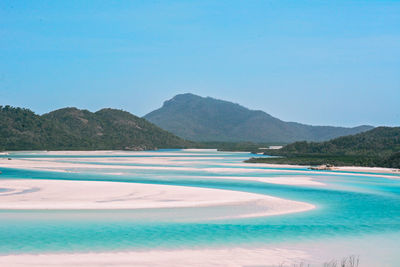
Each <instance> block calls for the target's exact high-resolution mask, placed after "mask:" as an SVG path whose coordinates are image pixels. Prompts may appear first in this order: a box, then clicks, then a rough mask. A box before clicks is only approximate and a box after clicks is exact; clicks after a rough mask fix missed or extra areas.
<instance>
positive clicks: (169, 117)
mask: <svg viewBox="0 0 400 267" xmlns="http://www.w3.org/2000/svg"><path fill="white" fill-rule="evenodd" d="M144 118H145V119H147V120H149V121H150V122H152V123H154V124H156V125H158V126H159V127H161V128H163V129H165V130H167V131H169V132H171V133H174V134H176V135H177V136H180V137H182V138H185V139H188V140H193V141H223V142H240V141H250V142H259V143H262V142H265V143H290V142H295V141H325V140H329V139H332V138H336V137H340V136H345V135H351V134H357V133H360V132H364V131H367V130H370V129H372V128H373V127H372V126H365V125H364V126H358V127H354V128H345V127H332V126H311V125H305V124H301V123H296V122H285V121H282V120H280V119H277V118H274V117H272V116H271V115H269V114H267V113H266V112H263V111H260V110H250V109H247V108H245V107H243V106H240V105H239V104H235V103H231V102H228V101H223V100H218V99H214V98H211V97H201V96H197V95H194V94H190V93H187V94H180V95H176V96H175V97H173V98H172V99H170V100H168V101H165V102H164V104H163V106H162V107H161V108H159V109H157V110H154V111H153V112H150V113H149V114H147V115H145V116H144Z"/></svg>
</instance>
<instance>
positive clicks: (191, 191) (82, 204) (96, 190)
mask: <svg viewBox="0 0 400 267" xmlns="http://www.w3.org/2000/svg"><path fill="white" fill-rule="evenodd" d="M0 188H2V189H8V190H7V191H4V192H0V209H78V210H80V209H145V208H182V207H215V206H222V207H223V206H235V207H236V209H233V210H232V211H231V212H230V213H229V212H228V213H227V214H224V215H223V217H220V218H218V217H217V218H211V219H226V218H248V217H257V216H269V215H279V214H285V213H293V212H302V211H306V210H310V209H313V208H314V207H315V206H314V205H311V204H308V203H304V202H298V201H292V200H286V199H282V198H277V197H271V196H266V195H260V194H253V193H245V192H238V191H230V190H221V189H208V188H196V187H184V186H171V185H153V184H135V183H121V182H99V181H63V180H32V179H27V180H23V179H21V180H19V179H18V180H0ZM228 210H229V209H228Z"/></svg>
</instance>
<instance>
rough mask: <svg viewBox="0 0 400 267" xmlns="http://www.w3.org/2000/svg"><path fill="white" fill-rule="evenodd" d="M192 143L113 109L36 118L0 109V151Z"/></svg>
mask: <svg viewBox="0 0 400 267" xmlns="http://www.w3.org/2000/svg"><path fill="white" fill-rule="evenodd" d="M191 144H192V143H190V142H188V141H185V140H183V139H181V138H179V137H177V136H175V135H173V134H171V133H169V132H167V131H164V130H162V129H160V128H159V127H157V126H155V125H154V124H152V123H150V122H148V121H146V120H145V119H142V118H139V117H136V116H134V115H132V114H130V113H128V112H125V111H122V110H116V109H102V110H99V111H97V112H95V113H92V112H90V111H87V110H79V109H77V108H64V109H60V110H56V111H53V112H50V113H48V114H44V115H42V116H39V115H37V114H35V113H33V112H32V111H30V110H29V109H22V108H13V107H10V106H5V107H0V150H41V149H43V150H50V149H53V150H63V149H67V150H71V149H85V150H86V149H87V150H91V149H93V150H99V149H132V150H144V149H155V148H184V147H187V146H190V145H191Z"/></svg>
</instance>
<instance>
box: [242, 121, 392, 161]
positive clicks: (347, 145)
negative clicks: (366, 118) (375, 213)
mask: <svg viewBox="0 0 400 267" xmlns="http://www.w3.org/2000/svg"><path fill="white" fill-rule="evenodd" d="M265 154H267V155H273V156H281V158H270V159H267V158H263V159H251V160H249V162H265V163H283V164H300V165H319V164H333V165H337V166H339V165H343V166H346V165H354V166H371V167H374V166H379V167H389V168H399V167H400V127H378V128H375V129H372V130H370V131H367V132H364V133H360V134H356V135H350V136H344V137H339V138H336V139H333V140H330V141H327V142H321V143H315V142H310V143H309V142H296V143H293V144H289V145H287V146H285V147H283V148H282V149H280V150H267V151H266V152H265Z"/></svg>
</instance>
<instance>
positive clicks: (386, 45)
mask: <svg viewBox="0 0 400 267" xmlns="http://www.w3.org/2000/svg"><path fill="white" fill-rule="evenodd" d="M184 92H192V93H195V94H199V95H202V96H212V97H215V98H220V99H225V100H229V101H233V102H237V103H240V104H242V105H244V106H247V107H249V108H251V109H261V110H264V111H266V112H268V113H270V114H271V115H273V116H276V117H278V118H281V119H283V120H288V121H298V122H303V123H309V124H327V125H328V124H329V125H343V126H353V125H359V124H372V125H400V1H383V0H376V1H297V0H296V1H292V0H290V1H289V0H288V1H285V0H276V1H233V0H230V1H214V0H211V1H83V0H78V1H71V0H68V1H54V0H51V1H22V0H21V1H15V0H12V1H7V0H2V1H0V104H2V105H5V104H10V105H13V106H21V107H27V108H30V109H32V110H33V111H35V112H37V113H40V114H41V113H44V112H48V111H50V110H53V109H57V108H61V107H65V106H77V107H79V108H86V109H89V110H92V111H95V110H97V109H100V108H102V107H114V108H121V109H124V110H127V111H130V112H132V113H134V114H136V115H139V116H142V115H145V114H146V113H147V112H150V111H152V110H153V109H155V108H158V107H160V106H161V104H162V102H163V101H164V100H166V99H169V98H171V97H172V96H174V95H175V94H178V93H184Z"/></svg>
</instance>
